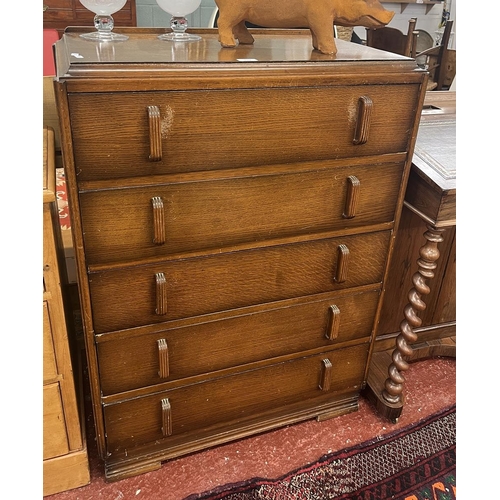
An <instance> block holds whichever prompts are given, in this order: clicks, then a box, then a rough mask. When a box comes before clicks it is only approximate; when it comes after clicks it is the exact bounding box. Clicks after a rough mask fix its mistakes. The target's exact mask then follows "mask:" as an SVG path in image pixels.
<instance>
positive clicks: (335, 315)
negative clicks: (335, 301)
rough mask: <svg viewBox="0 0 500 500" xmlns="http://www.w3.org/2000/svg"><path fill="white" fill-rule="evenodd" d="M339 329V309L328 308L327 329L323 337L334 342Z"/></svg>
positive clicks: (333, 306) (334, 306)
mask: <svg viewBox="0 0 500 500" xmlns="http://www.w3.org/2000/svg"><path fill="white" fill-rule="evenodd" d="M339 329H340V309H339V308H338V307H337V306H336V305H332V306H330V307H329V308H328V327H327V329H326V333H325V337H326V338H327V339H330V340H336V339H337V337H338V336H339Z"/></svg>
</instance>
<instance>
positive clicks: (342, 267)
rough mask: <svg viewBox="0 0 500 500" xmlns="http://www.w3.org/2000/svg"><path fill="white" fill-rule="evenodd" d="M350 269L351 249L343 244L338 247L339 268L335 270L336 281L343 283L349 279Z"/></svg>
mask: <svg viewBox="0 0 500 500" xmlns="http://www.w3.org/2000/svg"><path fill="white" fill-rule="evenodd" d="M348 271H349V249H348V248H347V246H346V245H344V244H342V245H339V246H338V247H337V269H336V271H335V282H336V283H343V282H344V281H346V280H347V272H348Z"/></svg>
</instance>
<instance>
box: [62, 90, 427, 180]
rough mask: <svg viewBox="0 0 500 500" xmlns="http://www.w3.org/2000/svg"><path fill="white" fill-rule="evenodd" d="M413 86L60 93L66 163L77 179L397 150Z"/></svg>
mask: <svg viewBox="0 0 500 500" xmlns="http://www.w3.org/2000/svg"><path fill="white" fill-rule="evenodd" d="M418 95H419V85H416V84H415V85H394V84H391V85H363V86H338V87H320V88H307V87H305V88H274V89H269V88H266V89H248V90H246V89H243V90H241V89H239V90H235V89H228V90H213V89H210V90H193V91H168V92H137V93H135V92H127V93H125V92H123V93H120V92H116V93H113V94H110V93H88V94H70V95H69V107H70V119H71V128H72V134H73V147H74V158H75V168H76V171H77V173H78V179H79V180H82V181H83V180H96V179H112V178H121V177H137V176H146V175H159V174H165V173H174V172H187V171H202V170H214V169H222V168H234V167H243V166H255V165H262V164H273V163H274V164H275V163H287V162H298V161H310V160H324V159H332V158H346V157H350V156H363V155H378V154H384V153H391V152H404V151H406V150H407V147H408V141H409V139H410V136H411V132H412V129H413V122H414V115H415V113H414V112H413V110H414V109H416V107H417V104H418ZM363 97H364V98H365V102H366V105H365V106H362V105H360V98H363ZM363 110H364V111H363ZM99 114H105V115H106V116H107V119H106V120H98V119H96V116H98V115H99ZM358 122H359V123H363V124H364V128H363V130H362V131H361V132H357V130H358V128H359V127H358V126H357V124H358ZM356 137H357V138H358V139H359V141H356V140H355V139H356ZM356 142H359V143H356Z"/></svg>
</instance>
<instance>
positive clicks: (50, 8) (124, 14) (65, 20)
mask: <svg viewBox="0 0 500 500" xmlns="http://www.w3.org/2000/svg"><path fill="white" fill-rule="evenodd" d="M113 19H114V21H115V26H116V27H119V26H137V12H136V6H135V0H127V3H126V4H125V5H124V6H123V8H122V9H120V10H119V11H118V12H116V13H115V14H113ZM68 26H89V27H92V28H93V26H94V13H93V12H91V11H90V10H88V9H86V8H85V7H84V6H83V5H82V4H81V3H80V2H79V1H78V0H43V28H44V29H56V30H57V31H58V32H59V34H60V35H62V34H63V33H64V30H65V29H66V27H68Z"/></svg>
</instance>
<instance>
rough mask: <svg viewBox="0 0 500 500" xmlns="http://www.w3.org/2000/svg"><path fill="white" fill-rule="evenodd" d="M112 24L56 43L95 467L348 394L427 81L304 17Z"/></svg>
mask: <svg viewBox="0 0 500 500" xmlns="http://www.w3.org/2000/svg"><path fill="white" fill-rule="evenodd" d="M125 31H126V32H127V33H128V34H129V35H130V39H129V41H127V42H125V43H121V44H116V45H114V46H113V47H112V49H113V50H112V51H111V50H110V49H109V46H108V49H107V56H106V58H102V57H99V53H98V52H99V50H100V49H99V47H95V46H94V45H93V44H90V45H89V43H88V42H84V41H81V40H80V39H79V38H78V31H77V30H73V31H69V32H67V33H66V34H65V35H64V36H63V38H62V40H61V41H60V42H58V44H57V45H56V56H57V78H56V82H55V92H56V98H57V104H58V110H59V117H60V124H61V134H62V151H63V158H64V162H65V166H66V169H67V174H66V175H67V183H68V190H69V202H70V209H71V211H72V218H73V219H72V220H73V235H74V244H75V253H76V259H77V267H78V279H79V283H80V294H81V295H80V300H81V305H82V312H83V321H84V329H85V339H86V348H87V356H88V363H89V373H90V379H91V391H92V398H93V405H94V406H93V407H94V416H95V424H96V431H97V440H98V446H99V450H100V454H101V456H102V458H103V459H104V460H105V464H106V477H107V478H108V480H116V479H120V478H124V477H127V476H131V475H134V474H138V473H140V472H145V471H148V470H152V469H154V468H158V467H159V466H160V464H161V461H162V460H165V459H168V458H172V457H176V456H179V455H182V454H185V453H190V452H193V451H196V450H200V449H203V448H205V447H207V446H212V445H216V444H220V443H223V442H227V441H229V440H232V439H238V438H241V437H244V436H247V435H250V434H252V433H255V432H262V431H265V430H268V429H271V428H275V427H277V426H281V425H286V424H290V423H293V422H298V421H300V420H304V419H308V418H312V417H317V418H318V419H324V418H329V417H332V416H336V415H340V414H343V413H346V412H349V411H353V410H356V409H357V404H358V397H359V393H360V391H361V390H362V388H363V387H364V385H365V383H366V379H367V369H368V365H369V360H370V356H371V351H372V348H373V340H374V335H375V328H376V323H377V318H378V315H379V305H380V296H381V293H382V290H383V285H384V277H385V274H386V271H387V265H388V262H389V259H390V254H391V251H392V245H393V239H394V228H395V227H396V223H397V220H398V217H399V214H400V212H401V206H402V202H403V195H404V188H405V186H406V182H407V178H408V172H409V166H410V163H411V157H412V152H413V146H414V142H415V137H416V131H417V127H418V117H419V116H420V110H421V107H422V101H423V97H424V91H423V89H425V83H426V78H427V75H426V74H425V73H424V72H422V71H420V70H419V69H418V68H417V67H416V65H415V62H414V61H413V60H411V59H408V58H404V57H401V56H396V55H393V54H388V53H384V52H381V51H377V50H374V49H370V48H366V47H363V46H360V45H355V44H350V43H347V42H342V41H339V42H338V48H339V53H338V54H337V56H336V57H335V58H331V57H329V56H325V55H322V54H319V53H316V52H314V51H311V45H310V43H311V42H310V35H309V32H308V31H290V30H285V31H273V30H261V31H259V30H257V31H256V32H255V34H256V42H255V45H254V46H253V47H249V46H245V47H243V46H242V47H238V48H236V49H222V48H221V47H220V45H219V42H218V41H217V32H216V31H215V30H210V29H200V30H197V31H198V32H199V33H201V34H202V37H203V39H202V41H201V42H199V43H194V44H192V43H190V44H186V45H181V46H177V45H176V46H175V47H173V46H172V45H169V44H168V43H166V42H161V41H159V40H157V38H156V37H157V35H158V34H159V33H160V30H154V29H129V30H125ZM70 54H71V55H70Z"/></svg>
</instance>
